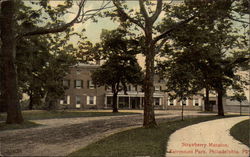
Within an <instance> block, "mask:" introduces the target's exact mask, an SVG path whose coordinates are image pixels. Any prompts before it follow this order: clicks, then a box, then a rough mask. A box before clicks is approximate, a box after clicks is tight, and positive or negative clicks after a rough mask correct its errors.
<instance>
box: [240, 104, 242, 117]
mask: <svg viewBox="0 0 250 157" xmlns="http://www.w3.org/2000/svg"><path fill="white" fill-rule="evenodd" d="M240 115H242V108H241V101H240Z"/></svg>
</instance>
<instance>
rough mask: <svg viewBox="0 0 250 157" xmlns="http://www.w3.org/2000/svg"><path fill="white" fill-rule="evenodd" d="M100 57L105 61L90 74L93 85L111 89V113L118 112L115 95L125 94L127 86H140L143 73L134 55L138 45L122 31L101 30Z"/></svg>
mask: <svg viewBox="0 0 250 157" xmlns="http://www.w3.org/2000/svg"><path fill="white" fill-rule="evenodd" d="M101 40H102V41H101V43H99V45H101V49H102V50H101V54H100V55H101V56H99V58H102V59H106V60H107V61H106V62H105V63H104V64H103V65H102V66H101V67H100V68H99V69H97V70H96V71H95V72H94V73H93V74H92V76H91V77H92V80H93V82H94V84H96V85H98V86H108V87H111V90H112V93H113V105H112V106H113V112H118V109H117V95H118V93H119V92H121V91H124V93H125V94H126V92H127V85H128V84H133V85H140V84H142V79H143V73H142V72H141V67H140V66H139V64H138V63H137V60H136V58H135V55H136V54H137V53H138V43H137V42H134V41H133V40H130V39H128V37H127V36H126V31H124V30H120V29H117V30H112V31H107V30H103V32H102V34H101Z"/></svg>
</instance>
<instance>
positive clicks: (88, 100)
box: [87, 96, 89, 105]
mask: <svg viewBox="0 0 250 157" xmlns="http://www.w3.org/2000/svg"><path fill="white" fill-rule="evenodd" d="M88 104H89V96H87V105H88Z"/></svg>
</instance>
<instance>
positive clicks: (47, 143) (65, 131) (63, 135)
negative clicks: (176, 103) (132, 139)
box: [0, 112, 206, 156]
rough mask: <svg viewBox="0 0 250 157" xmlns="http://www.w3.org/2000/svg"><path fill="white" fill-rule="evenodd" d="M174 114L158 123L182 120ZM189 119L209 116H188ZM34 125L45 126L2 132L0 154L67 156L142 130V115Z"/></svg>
mask: <svg viewBox="0 0 250 157" xmlns="http://www.w3.org/2000/svg"><path fill="white" fill-rule="evenodd" d="M173 113H174V114H173ZM173 113H171V114H166V113H159V114H158V116H157V121H165V120H174V119H179V118H180V117H179V113H175V112H173ZM186 115H187V116H197V115H206V114H201V113H197V112H187V113H186ZM35 122H37V123H40V124H44V126H42V127H37V128H30V129H22V130H14V131H13V130H12V131H2V132H1V133H0V143H1V145H0V147H1V148H0V150H1V151H0V152H1V153H2V154H3V155H8V156H9V155H11V156H14V155H17V156H65V155H67V154H69V153H71V152H73V151H76V150H78V149H80V148H82V147H84V146H86V145H88V144H90V143H92V142H95V141H97V140H99V139H101V138H103V137H106V136H108V135H111V134H114V133H117V132H119V131H123V130H126V129H131V128H134V127H140V126H142V115H127V116H116V117H91V118H86V117H84V118H65V119H49V120H35Z"/></svg>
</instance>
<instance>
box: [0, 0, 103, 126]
mask: <svg viewBox="0 0 250 157" xmlns="http://www.w3.org/2000/svg"><path fill="white" fill-rule="evenodd" d="M22 3H24V2H23V1H20V0H17V1H13V0H4V1H0V10H1V15H0V21H1V22H0V28H1V42H2V45H1V51H2V53H1V54H2V58H3V59H2V69H3V73H2V74H3V76H2V95H3V96H2V97H3V99H4V103H6V105H7V120H6V123H22V122H23V117H22V114H21V110H20V103H19V98H18V87H17V73H16V64H15V56H16V44H17V41H18V40H20V39H21V38H24V37H27V36H33V35H44V34H50V33H58V32H63V31H65V30H67V29H68V28H70V27H72V26H73V25H74V24H75V23H77V22H84V21H86V20H87V19H89V18H91V17H93V16H94V15H96V14H97V13H98V12H99V11H100V10H102V9H103V8H105V7H106V6H107V3H103V5H102V6H101V7H100V8H98V9H91V10H85V9H84V7H85V5H86V0H81V1H80V2H79V3H78V11H77V13H76V15H75V17H74V18H73V19H72V20H71V21H70V22H68V23H65V22H64V21H63V20H61V19H60V18H61V17H62V16H64V15H65V14H67V13H69V10H68V9H69V8H71V7H72V6H73V1H72V0H66V1H65V2H64V4H62V5H58V6H57V7H56V8H53V7H51V6H50V5H49V1H48V0H40V1H38V2H32V4H34V5H38V6H40V7H39V8H40V9H38V10H35V9H34V10H33V13H32V14H31V16H30V18H31V19H36V20H35V21H39V23H40V24H41V23H42V24H43V25H40V26H39V27H31V29H29V30H25V31H22V29H16V28H17V27H15V21H16V20H17V19H16V17H17V16H16V15H18V14H20V13H18V7H19V6H20V4H22ZM44 12H45V13H47V14H46V16H42V17H40V15H42V14H41V13H44ZM33 21H34V20H32V21H29V20H24V21H23V22H22V24H25V25H26V26H30V25H31V26H32V25H33V23H32V22H33Z"/></svg>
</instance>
